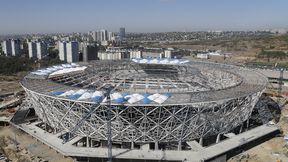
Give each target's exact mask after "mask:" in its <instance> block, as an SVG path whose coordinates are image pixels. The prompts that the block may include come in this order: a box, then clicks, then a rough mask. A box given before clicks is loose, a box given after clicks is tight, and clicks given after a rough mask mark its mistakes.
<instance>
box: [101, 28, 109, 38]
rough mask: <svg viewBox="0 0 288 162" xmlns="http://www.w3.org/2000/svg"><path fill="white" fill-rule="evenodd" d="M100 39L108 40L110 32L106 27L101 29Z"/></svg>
mask: <svg viewBox="0 0 288 162" xmlns="http://www.w3.org/2000/svg"><path fill="white" fill-rule="evenodd" d="M100 33H101V35H100V41H107V40H108V32H107V30H105V29H102V30H100Z"/></svg>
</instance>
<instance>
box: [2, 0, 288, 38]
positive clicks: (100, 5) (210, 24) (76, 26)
mask: <svg viewBox="0 0 288 162" xmlns="http://www.w3.org/2000/svg"><path fill="white" fill-rule="evenodd" d="M0 20H1V23H0V34H12V33H36V32H38V33H43V32H44V33H49V32H73V31H74V32H86V31H89V30H96V29H100V28H106V29H108V30H111V31H118V29H119V27H121V26H123V27H125V28H126V31H127V32H162V31H184V30H186V31H199V30H258V29H271V28H288V0H1V1H0Z"/></svg>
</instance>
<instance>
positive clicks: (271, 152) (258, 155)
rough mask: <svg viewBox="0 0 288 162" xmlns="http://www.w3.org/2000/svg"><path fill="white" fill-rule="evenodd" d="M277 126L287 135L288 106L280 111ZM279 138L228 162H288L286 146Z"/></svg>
mask: <svg viewBox="0 0 288 162" xmlns="http://www.w3.org/2000/svg"><path fill="white" fill-rule="evenodd" d="M277 125H278V126H279V127H280V128H281V130H282V131H283V136H285V135H288V105H286V106H285V107H284V108H283V109H282V116H281V119H280V121H279V123H277ZM283 136H281V137H275V138H273V139H270V140H268V141H266V142H264V143H262V144H260V145H258V146H256V147H253V148H251V149H250V150H247V151H245V152H243V153H241V154H239V155H237V156H235V157H233V158H231V159H230V160H228V162H288V144H286V142H285V140H284V139H283Z"/></svg>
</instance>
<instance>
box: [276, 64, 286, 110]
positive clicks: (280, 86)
mask: <svg viewBox="0 0 288 162" xmlns="http://www.w3.org/2000/svg"><path fill="white" fill-rule="evenodd" d="M283 73H284V69H283V68H282V69H280V77H279V80H278V99H277V103H278V105H279V107H280V108H281V109H282V106H281V105H280V104H281V103H280V101H281V100H280V97H281V94H282V85H283Z"/></svg>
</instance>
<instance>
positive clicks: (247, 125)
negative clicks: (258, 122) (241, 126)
mask: <svg viewBox="0 0 288 162" xmlns="http://www.w3.org/2000/svg"><path fill="white" fill-rule="evenodd" d="M248 128H249V119H248V120H247V122H246V129H247V130H248Z"/></svg>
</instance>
